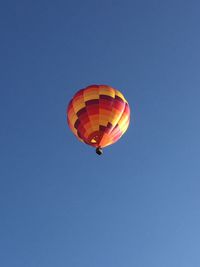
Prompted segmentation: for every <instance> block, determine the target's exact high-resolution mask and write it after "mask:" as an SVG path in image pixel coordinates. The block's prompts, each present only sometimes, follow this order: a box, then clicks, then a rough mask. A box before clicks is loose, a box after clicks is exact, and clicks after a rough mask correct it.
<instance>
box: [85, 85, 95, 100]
mask: <svg viewBox="0 0 200 267" xmlns="http://www.w3.org/2000/svg"><path fill="white" fill-rule="evenodd" d="M83 95H84V101H85V102H86V101H88V100H92V99H99V90H98V88H95V87H94V88H89V89H85V90H84V93H83Z"/></svg>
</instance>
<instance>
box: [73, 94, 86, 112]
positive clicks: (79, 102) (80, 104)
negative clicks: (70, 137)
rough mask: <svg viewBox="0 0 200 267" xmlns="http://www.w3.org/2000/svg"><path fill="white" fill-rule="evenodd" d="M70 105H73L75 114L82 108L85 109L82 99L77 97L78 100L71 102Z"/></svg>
mask: <svg viewBox="0 0 200 267" xmlns="http://www.w3.org/2000/svg"><path fill="white" fill-rule="evenodd" d="M72 105H73V108H74V111H75V112H76V113H77V112H78V111H79V110H81V109H82V108H84V107H85V102H84V99H83V97H79V98H76V99H75V100H73V102H72Z"/></svg>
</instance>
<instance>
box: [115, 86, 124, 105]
mask: <svg viewBox="0 0 200 267" xmlns="http://www.w3.org/2000/svg"><path fill="white" fill-rule="evenodd" d="M115 94H116V95H117V96H119V97H120V98H121V99H123V100H124V101H125V102H126V103H127V101H126V99H125V98H124V96H123V95H122V93H121V92H119V91H118V90H116V89H115Z"/></svg>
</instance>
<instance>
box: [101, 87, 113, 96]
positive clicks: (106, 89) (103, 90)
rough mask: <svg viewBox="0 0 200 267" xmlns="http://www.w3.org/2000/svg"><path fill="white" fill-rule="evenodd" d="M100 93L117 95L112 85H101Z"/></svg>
mask: <svg viewBox="0 0 200 267" xmlns="http://www.w3.org/2000/svg"><path fill="white" fill-rule="evenodd" d="M99 94H100V95H108V96H111V97H113V98H114V97H115V90H114V89H113V88H111V87H107V86H103V85H102V86H100V88H99Z"/></svg>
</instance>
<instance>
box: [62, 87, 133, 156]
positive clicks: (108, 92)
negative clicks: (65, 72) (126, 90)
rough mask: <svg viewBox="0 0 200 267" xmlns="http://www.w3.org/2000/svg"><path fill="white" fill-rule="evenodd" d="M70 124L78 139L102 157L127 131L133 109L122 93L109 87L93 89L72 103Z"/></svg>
mask: <svg viewBox="0 0 200 267" xmlns="http://www.w3.org/2000/svg"><path fill="white" fill-rule="evenodd" d="M67 121H68V125H69V127H70V129H71V131H72V132H73V133H74V134H75V136H76V137H77V138H78V139H79V140H80V141H82V142H84V143H86V144H87V145H90V146H92V147H95V148H96V153H97V154H98V155H101V154H102V153H103V150H102V148H104V147H106V146H109V145H112V144H114V143H115V142H116V141H118V140H119V139H120V138H121V136H122V135H123V134H124V133H125V132H126V130H127V129H128V126H129V122H130V108H129V104H128V102H127V101H126V99H125V98H124V96H123V95H122V93H121V92H120V91H118V90H116V89H114V88H112V87H110V86H108V85H90V86H88V87H86V88H84V89H81V90H79V91H78V92H77V93H76V94H75V95H74V97H73V98H72V99H71V101H70V102H69V105H68V107H67Z"/></svg>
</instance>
